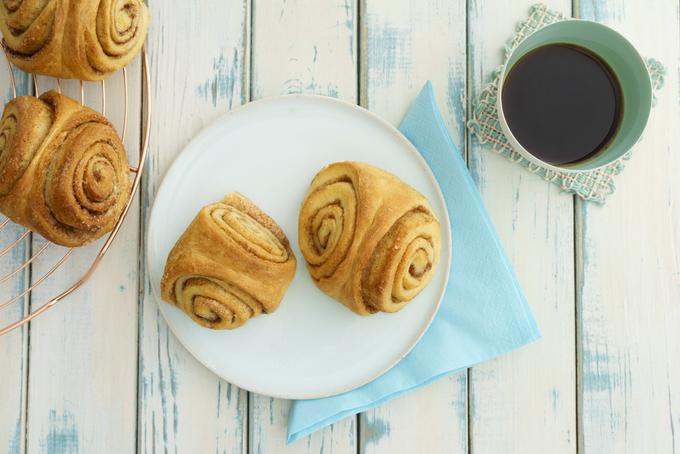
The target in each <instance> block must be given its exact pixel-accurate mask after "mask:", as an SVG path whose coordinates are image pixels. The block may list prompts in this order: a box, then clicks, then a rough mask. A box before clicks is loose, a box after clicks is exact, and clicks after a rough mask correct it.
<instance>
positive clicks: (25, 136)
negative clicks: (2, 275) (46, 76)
mask: <svg viewBox="0 0 680 454" xmlns="http://www.w3.org/2000/svg"><path fill="white" fill-rule="evenodd" d="M129 196H130V174H129V170H128V162H127V158H126V156H125V149H124V148H123V144H122V143H121V141H120V138H119V137H118V134H117V133H116V131H115V130H114V128H113V126H112V125H111V124H110V123H109V122H108V120H107V119H106V118H104V117H103V116H102V115H101V114H99V113H98V112H95V111H94V110H92V109H90V108H88V107H83V106H81V105H80V104H79V103H78V102H76V101H74V100H72V99H70V98H68V97H66V96H64V95H61V94H59V93H57V92H55V91H50V92H47V93H45V94H43V95H42V96H41V97H40V98H35V97H32V96H21V97H18V98H16V99H14V100H12V101H10V102H9V103H8V104H7V106H5V111H4V113H3V115H2V119H1V120H0V212H2V213H3V214H4V215H6V216H7V217H8V218H10V219H12V220H13V221H14V222H16V223H18V224H22V225H24V226H26V227H28V228H29V229H31V230H33V231H34V232H37V233H39V234H40V235H42V236H43V237H45V238H46V239H48V240H50V241H51V242H53V243H57V244H60V245H62V246H71V247H73V246H81V245H83V244H85V243H88V242H90V241H92V240H94V239H97V238H99V237H101V236H102V235H104V234H105V233H107V232H109V231H111V229H112V228H113V227H114V225H115V223H116V222H117V221H118V218H119V217H120V215H121V213H122V211H123V209H124V208H125V204H126V202H127V200H128V198H129Z"/></svg>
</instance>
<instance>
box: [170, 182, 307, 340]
mask: <svg viewBox="0 0 680 454" xmlns="http://www.w3.org/2000/svg"><path fill="white" fill-rule="evenodd" d="M295 267H296V260H295V256H294V255H293V251H292V250H291V248H290V243H289V242H288V238H286V235H285V234H284V233H283V231H282V230H281V228H280V227H279V226H278V225H277V224H276V222H275V221H274V220H273V219H272V218H270V217H269V216H268V215H267V214H265V213H264V212H263V211H262V210H260V209H259V208H258V207H257V206H255V205H254V204H253V203H252V202H251V201H250V200H248V199H246V198H245V197H243V196H242V195H241V194H239V193H231V194H228V195H227V196H226V197H225V198H224V199H223V200H222V201H220V202H217V203H213V204H211V205H208V206H206V207H203V208H202V209H201V211H200V212H199V213H198V215H197V216H196V217H195V218H194V220H193V221H192V223H191V224H190V225H189V227H188V228H187V229H186V231H185V232H184V233H183V234H182V236H181V237H180V238H179V240H177V243H176V244H175V246H174V247H173V248H172V250H171V251H170V255H169V256H168V260H167V262H166V264H165V270H164V272H163V278H162V280H161V296H162V298H163V299H164V300H165V301H167V302H169V303H172V304H175V305H176V306H177V307H179V308H180V309H182V310H183V311H184V312H186V313H187V314H188V315H189V316H190V317H191V318H192V319H194V321H196V323H198V324H200V325H203V326H205V327H207V328H212V329H233V328H238V327H239V326H241V325H243V324H244V323H246V322H247V321H248V320H250V319H251V318H252V317H255V316H257V315H260V314H262V313H265V314H267V313H270V312H274V311H275V310H276V309H277V308H278V307H279V304H280V303H281V300H282V299H283V295H284V294H285V293H286V290H287V289H288V286H289V285H290V282H291V281H292V280H293V276H294V275H295Z"/></svg>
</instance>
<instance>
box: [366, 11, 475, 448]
mask: <svg viewBox="0 0 680 454" xmlns="http://www.w3.org/2000/svg"><path fill="white" fill-rule="evenodd" d="M465 18H466V15H465V1H462V0H461V1H444V0H428V1H417V0H410V1H398V2H394V1H391V0H368V1H364V2H363V3H362V8H361V33H360V35H361V74H362V79H361V88H362V90H361V102H362V105H364V106H365V107H367V108H368V109H370V110H372V111H374V112H376V113H378V114H380V115H381V116H383V117H384V118H386V119H388V120H389V121H390V122H392V123H393V124H395V125H398V124H399V122H400V121H401V119H402V118H403V116H404V114H405V113H406V111H407V110H408V108H409V107H410V105H411V103H412V102H413V101H414V99H415V97H416V96H417V94H418V92H419V91H420V89H421V88H422V87H423V85H424V84H425V82H426V81H427V80H432V83H433V85H434V89H435V92H436V95H437V101H438V103H439V106H440V108H441V110H442V114H443V116H444V118H445V120H446V122H447V126H448V127H449V130H450V132H451V135H452V137H453V139H454V142H455V143H456V144H457V145H458V147H459V149H460V150H461V152H464V150H465V126H464V125H465V102H464V96H465V90H466V71H465V68H466V59H465V55H466V35H465V30H466V27H465V22H466V19H465ZM360 452H362V453H372V454H373V453H375V454H378V453H395V452H427V453H439V452H442V453H444V452H446V453H465V452H467V376H466V374H465V373H462V374H457V375H455V376H453V377H450V378H446V379H443V380H441V381H439V382H437V383H434V384H432V385H430V386H427V387H425V388H423V389H420V390H417V391H414V392H412V393H409V394H407V395H405V396H402V397H400V398H398V399H396V400H394V401H392V402H389V403H387V404H385V405H382V406H380V407H378V408H375V409H373V410H369V411H367V412H366V413H364V414H362V415H361V417H360Z"/></svg>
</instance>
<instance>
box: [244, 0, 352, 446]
mask: <svg viewBox="0 0 680 454" xmlns="http://www.w3.org/2000/svg"><path fill="white" fill-rule="evenodd" d="M356 12H357V7H356V3H355V2H354V1H352V0H346V1H345V2H344V3H343V2H341V1H338V2H334V3H333V4H329V3H328V2H318V1H315V0H288V1H286V0H267V1H264V0H256V1H255V2H254V3H253V30H252V36H253V51H252V62H251V66H252V74H251V78H252V94H253V99H258V98H261V97H265V96H274V95H279V94H284V93H315V94H321V95H328V96H333V97H338V98H341V99H344V100H347V101H351V102H355V101H356V99H357V62H356V32H355V28H356ZM300 272H304V270H300ZM289 408H290V402H289V401H286V400H281V399H272V398H269V397H265V396H260V395H256V394H251V395H250V419H249V446H250V452H252V453H270V452H271V453H273V452H276V453H279V452H286V453H303V452H305V453H321V452H324V453H330V452H332V453H335V454H340V453H353V452H355V450H356V436H355V435H356V418H354V417H350V418H347V419H345V420H343V421H340V422H338V423H336V424H334V425H333V426H331V427H327V428H325V429H324V430H321V431H319V432H317V433H315V434H313V435H311V436H310V437H307V438H305V439H302V440H299V441H297V442H296V443H293V444H292V445H290V446H287V447H285V440H286V426H287V422H288V411H289Z"/></svg>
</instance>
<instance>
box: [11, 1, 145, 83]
mask: <svg viewBox="0 0 680 454" xmlns="http://www.w3.org/2000/svg"><path fill="white" fill-rule="evenodd" d="M148 26H149V12H148V9H147V7H146V5H145V4H144V2H143V0H0V30H2V34H3V45H4V47H5V49H6V50H7V51H8V54H9V55H10V60H11V61H12V63H14V64H15V65H17V66H18V67H19V68H21V69H23V70H24V71H27V72H31V73H36V74H45V75H48V76H54V77H61V78H65V79H84V80H99V79H104V78H105V77H107V76H108V75H109V74H110V73H112V72H114V71H116V70H118V69H121V68H122V67H124V66H125V65H127V64H128V63H130V61H132V59H133V58H134V57H135V56H136V55H137V54H138V53H139V51H140V50H141V49H142V45H143V44H144V40H145V39H146V34H147V30H148Z"/></svg>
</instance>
